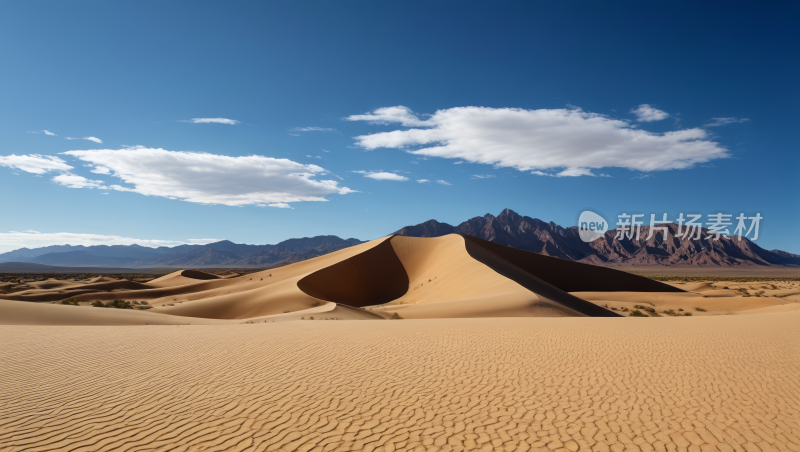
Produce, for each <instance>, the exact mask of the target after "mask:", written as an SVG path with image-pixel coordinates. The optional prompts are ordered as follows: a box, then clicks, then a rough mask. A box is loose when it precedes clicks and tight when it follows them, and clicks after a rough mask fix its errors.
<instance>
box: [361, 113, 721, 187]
mask: <svg viewBox="0 0 800 452" xmlns="http://www.w3.org/2000/svg"><path fill="white" fill-rule="evenodd" d="M397 108H401V107H397ZM380 110H381V109H379V110H376V113H375V114H374V115H355V116H351V117H349V118H347V119H349V120H369V121H372V122H376V121H377V119H375V118H381V121H383V122H384V123H388V122H389V121H390V120H394V121H395V122H399V123H400V124H401V125H408V124H413V125H417V126H420V127H419V128H413V129H408V130H393V131H389V132H379V133H373V134H369V135H362V136H358V137H356V141H357V144H358V145H359V146H361V147H363V148H365V149H368V150H372V149H377V148H381V147H384V148H395V149H402V150H404V151H406V152H410V153H411V154H415V155H424V156H429V157H442V158H450V159H457V160H458V161H467V162H472V163H483V164H488V165H493V166H495V167H510V168H516V169H518V170H520V171H539V172H541V173H544V171H545V170H555V171H559V173H558V174H560V175H562V176H572V175H578V174H582V175H590V174H589V173H591V170H592V169H599V168H608V167H620V168H627V169H631V170H637V171H643V172H650V171H663V170H673V169H684V168H689V167H691V166H693V165H695V164H697V163H705V162H708V161H710V160H714V159H718V158H726V157H728V156H729V154H728V150H727V149H725V148H724V147H722V146H720V145H719V144H718V143H716V142H713V141H711V140H710V139H708V138H709V133H708V132H707V131H706V130H704V129H702V128H693V129H684V130H678V131H673V132H665V133H653V132H648V131H645V130H641V129H638V128H636V127H634V126H633V125H632V124H631V123H630V122H629V121H624V120H619V119H613V118H610V117H608V116H605V115H600V114H595V113H588V112H584V111H582V110H580V109H555V110H546V109H541V110H524V109H519V108H484V107H458V108H450V109H446V110H439V111H437V112H436V113H434V114H433V115H432V116H430V117H429V118H428V119H424V120H423V119H420V118H418V117H416V116H414V118H416V119H414V118H411V117H410V116H409V115H413V113H412V112H410V110H408V109H406V108H405V107H402V108H401V111H402V114H399V113H398V114H394V115H389V114H378V113H379V111H380ZM373 117H374V118H373ZM414 147H416V148H414ZM409 148H410V149H409ZM544 174H547V173H544Z"/></svg>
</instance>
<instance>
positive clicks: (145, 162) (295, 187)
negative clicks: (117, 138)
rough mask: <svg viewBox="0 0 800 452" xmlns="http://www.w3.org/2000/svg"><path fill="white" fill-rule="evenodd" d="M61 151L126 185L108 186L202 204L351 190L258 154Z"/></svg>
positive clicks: (277, 203)
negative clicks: (240, 155)
mask: <svg viewBox="0 0 800 452" xmlns="http://www.w3.org/2000/svg"><path fill="white" fill-rule="evenodd" d="M64 154H66V155H69V156H71V157H75V158H77V159H80V160H82V161H84V162H87V163H89V164H90V165H91V166H92V167H93V168H94V169H96V170H97V169H99V171H100V172H101V174H110V176H112V177H114V178H117V179H119V180H121V181H122V182H123V183H125V184H128V185H130V186H122V185H109V186H108V188H110V189H113V190H117V191H125V192H133V193H139V194H142V195H146V196H160V197H166V198H170V199H178V200H182V201H187V202H195V203H202V204H224V205H228V206H244V205H268V206H273V207H283V204H288V203H292V202H301V201H327V199H326V198H325V197H326V196H327V195H330V194H334V193H338V194H347V193H353V192H354V190H351V189H349V188H347V187H342V186H340V185H339V183H338V182H336V181H333V180H317V179H315V178H316V177H318V176H322V175H325V174H327V173H328V172H327V171H326V170H325V169H324V168H321V167H319V166H317V165H310V164H309V165H306V164H301V163H297V162H293V161H291V160H288V159H276V158H271V157H264V156H260V155H249V156H243V157H231V156H227V155H216V154H206V153H199V152H177V151H168V150H165V149H152V148H145V147H133V148H127V149H118V150H113V149H96V150H83V151H68V152H65V153H64ZM100 168H102V169H100ZM106 170H107V172H106ZM87 180H88V179H87ZM64 181H65V182H67V181H69V182H72V183H73V184H74V185H80V184H81V183H85V184H89V185H86V187H89V186H90V183H91V182H98V183H99V181H90V182H88V183H87V182H82V181H79V180H77V179H64ZM59 183H61V182H59Z"/></svg>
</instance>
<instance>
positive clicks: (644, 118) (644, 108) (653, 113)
mask: <svg viewBox="0 0 800 452" xmlns="http://www.w3.org/2000/svg"><path fill="white" fill-rule="evenodd" d="M631 113H633V114H635V115H636V120H637V121H639V122H653V121H661V120H662V119H667V118H669V113H667V112H666V111H664V110H659V109H658V108H655V107H651V106H650V105H648V104H642V105H639V106H638V107H636V108H633V109H631Z"/></svg>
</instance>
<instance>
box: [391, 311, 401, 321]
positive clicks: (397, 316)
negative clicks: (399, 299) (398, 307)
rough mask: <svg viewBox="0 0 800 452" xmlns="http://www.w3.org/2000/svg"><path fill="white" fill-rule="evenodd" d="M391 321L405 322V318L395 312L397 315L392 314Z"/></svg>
mask: <svg viewBox="0 0 800 452" xmlns="http://www.w3.org/2000/svg"><path fill="white" fill-rule="evenodd" d="M389 320H403V318H402V317H400V314H398V313H396V312H395V313H393V314H392V316H391V317H389Z"/></svg>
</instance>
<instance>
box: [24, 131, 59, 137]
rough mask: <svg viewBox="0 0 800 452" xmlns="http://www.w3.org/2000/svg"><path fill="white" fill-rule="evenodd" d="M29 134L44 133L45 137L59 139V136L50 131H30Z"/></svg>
mask: <svg viewBox="0 0 800 452" xmlns="http://www.w3.org/2000/svg"><path fill="white" fill-rule="evenodd" d="M28 133H35V134H39V133H43V134H45V135H49V136H51V137H57V136H58V135H56V134H54V133H53V132H51V131H49V130H42V131H40V132H31V131H28Z"/></svg>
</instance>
